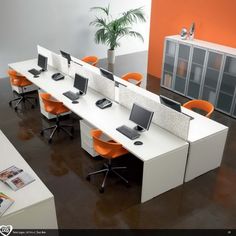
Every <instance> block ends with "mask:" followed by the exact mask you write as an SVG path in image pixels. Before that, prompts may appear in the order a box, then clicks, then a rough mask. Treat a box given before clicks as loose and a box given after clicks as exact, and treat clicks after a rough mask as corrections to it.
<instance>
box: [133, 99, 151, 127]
mask: <svg viewBox="0 0 236 236" xmlns="http://www.w3.org/2000/svg"><path fill="white" fill-rule="evenodd" d="M153 114H154V112H152V111H149V110H147V109H145V108H143V107H141V106H139V105H137V104H135V103H134V105H133V108H132V110H131V113H130V117H129V119H130V120H131V121H133V122H134V123H135V124H137V125H138V126H140V127H141V128H143V129H145V130H148V129H149V127H150V124H151V121H152V117H153Z"/></svg>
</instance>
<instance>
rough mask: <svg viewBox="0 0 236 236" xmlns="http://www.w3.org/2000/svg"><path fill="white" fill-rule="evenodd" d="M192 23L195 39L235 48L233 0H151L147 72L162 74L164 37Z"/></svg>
mask: <svg viewBox="0 0 236 236" xmlns="http://www.w3.org/2000/svg"><path fill="white" fill-rule="evenodd" d="M192 22H195V26H196V27H195V38H197V39H201V40H206V41H210V42H214V43H219V44H224V45H227V46H230V47H235V48H236V0H153V3H152V16H151V34H150V46H149V65H148V72H149V73H150V74H152V75H154V76H156V77H158V78H160V77H161V66H162V57H163V46H164V37H165V36H168V35H175V34H179V32H180V31H181V29H182V28H183V27H186V28H187V29H188V28H189V27H190V25H191V23H192Z"/></svg>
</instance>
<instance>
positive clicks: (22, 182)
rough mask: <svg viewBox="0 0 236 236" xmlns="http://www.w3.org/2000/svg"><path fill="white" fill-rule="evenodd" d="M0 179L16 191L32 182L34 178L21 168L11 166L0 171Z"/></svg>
mask: <svg viewBox="0 0 236 236" xmlns="http://www.w3.org/2000/svg"><path fill="white" fill-rule="evenodd" d="M0 180H1V181H2V182H4V183H6V184H7V185H9V186H10V187H11V188H12V189H13V190H15V191H16V190H18V189H20V188H23V187H24V186H26V185H27V184H29V183H31V182H33V181H34V180H35V179H34V178H32V177H31V176H30V175H29V174H27V173H26V172H24V171H23V170H22V169H19V168H18V167H16V166H11V167H9V168H8V169H5V170H3V171H1V172H0Z"/></svg>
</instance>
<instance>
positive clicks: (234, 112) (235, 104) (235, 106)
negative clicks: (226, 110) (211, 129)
mask: <svg viewBox="0 0 236 236" xmlns="http://www.w3.org/2000/svg"><path fill="white" fill-rule="evenodd" d="M233 116H234V117H236V101H235V103H234V110H233Z"/></svg>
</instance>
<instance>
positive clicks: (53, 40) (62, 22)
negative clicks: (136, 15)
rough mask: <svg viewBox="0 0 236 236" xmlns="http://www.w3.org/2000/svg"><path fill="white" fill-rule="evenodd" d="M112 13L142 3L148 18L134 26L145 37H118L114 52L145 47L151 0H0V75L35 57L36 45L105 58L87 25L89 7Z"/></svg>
mask: <svg viewBox="0 0 236 236" xmlns="http://www.w3.org/2000/svg"><path fill="white" fill-rule="evenodd" d="M109 2H110V5H111V11H112V14H115V15H117V13H119V12H123V11H126V10H129V9H131V8H136V7H141V6H144V9H145V12H146V15H147V18H148V21H147V23H145V24H143V23H142V24H138V25H136V26H135V29H136V30H138V31H139V32H141V33H142V34H143V36H144V38H145V43H142V42H141V41H139V40H138V39H135V38H127V39H124V40H122V45H121V47H120V48H119V49H117V52H116V54H117V55H123V54H128V53H132V52H137V51H144V50H148V43H149V28H150V12H151V0H0V77H5V76H6V70H7V64H8V63H12V62H17V61H21V60H26V59H31V58H34V57H36V45H37V44H39V45H42V46H44V47H46V48H48V49H51V50H52V51H55V52H58V53H59V49H64V50H65V51H68V52H70V53H71V54H72V55H74V56H76V57H79V58H81V57H83V56H85V55H92V54H95V55H98V56H99V57H100V58H104V57H106V50H107V47H106V46H102V45H97V44H95V43H94V41H93V38H94V32H95V28H93V27H91V26H89V22H90V21H91V20H92V19H93V16H94V14H95V13H94V12H90V11H89V9H90V8H91V7H93V6H107V5H108V3H109Z"/></svg>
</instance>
